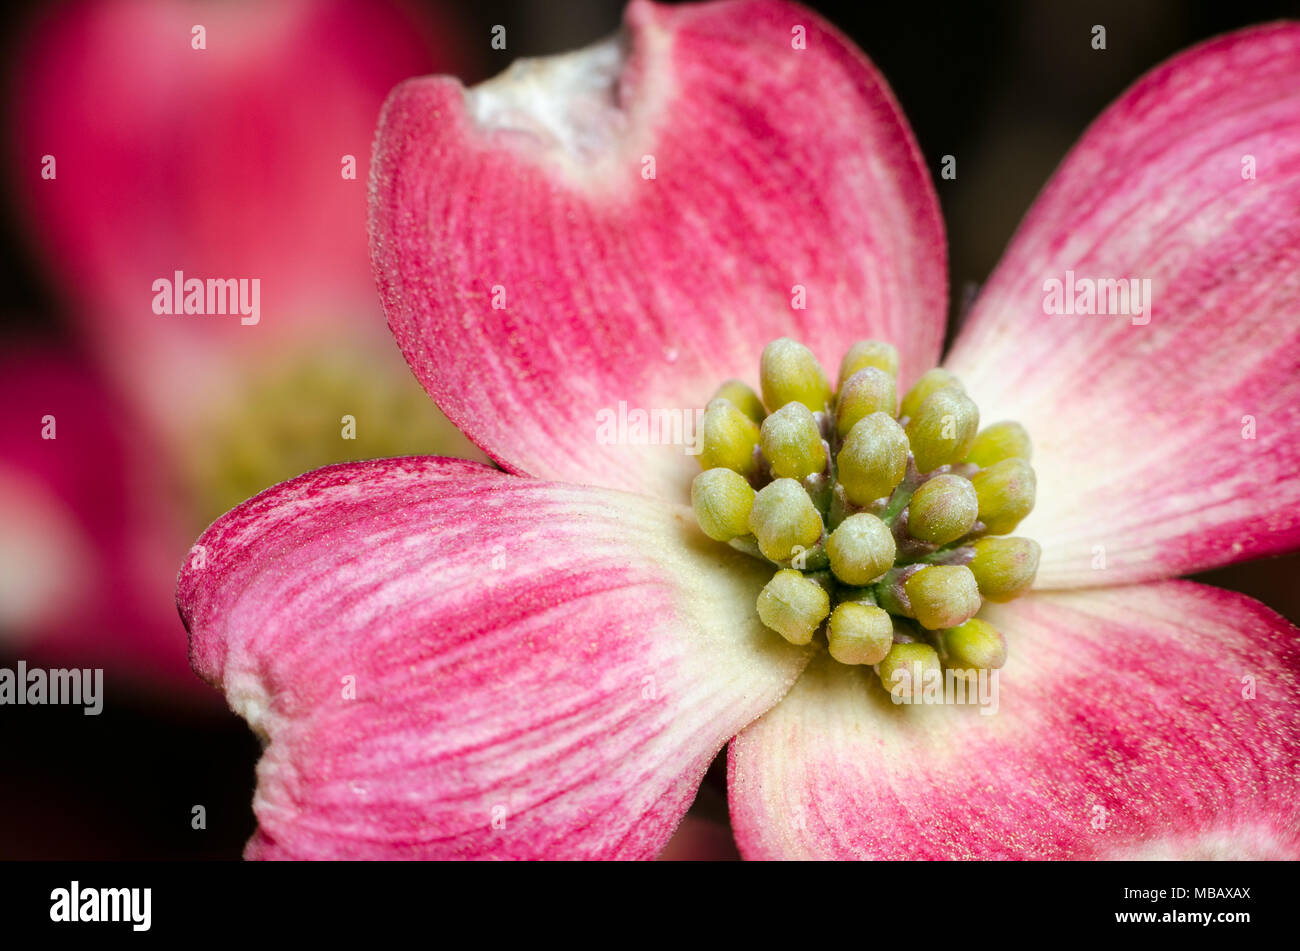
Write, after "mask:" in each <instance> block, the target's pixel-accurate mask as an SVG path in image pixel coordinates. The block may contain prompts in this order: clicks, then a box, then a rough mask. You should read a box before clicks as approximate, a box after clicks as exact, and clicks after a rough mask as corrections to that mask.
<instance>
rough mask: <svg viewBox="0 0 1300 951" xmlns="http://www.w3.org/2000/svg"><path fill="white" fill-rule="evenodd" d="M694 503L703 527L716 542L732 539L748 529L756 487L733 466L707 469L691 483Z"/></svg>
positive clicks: (693, 505)
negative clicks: (734, 469) (730, 467)
mask: <svg viewBox="0 0 1300 951" xmlns="http://www.w3.org/2000/svg"><path fill="white" fill-rule="evenodd" d="M691 506H692V507H693V508H694V509H695V520H696V521H697V522H699V523H700V528H701V529H702V530H703V531H704V534H705V535H708V536H709V537H710V538H712V539H713V540H714V541H719V542H729V541H731V540H732V539H733V538H736V537H737V536H739V535H745V534H748V532H749V511H750V509H752V508H753V507H754V489H753V487H751V486H750V484H749V482H748V480H746V479H745V477H744V476H743V475H741V474H740V473H738V472H735V471H733V470H731V469H707V470H705V471H704V472H701V473H700V474H699V475H697V476H696V477H695V481H694V482H692V483H691Z"/></svg>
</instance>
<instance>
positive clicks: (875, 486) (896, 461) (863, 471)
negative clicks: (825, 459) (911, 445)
mask: <svg viewBox="0 0 1300 951" xmlns="http://www.w3.org/2000/svg"><path fill="white" fill-rule="evenodd" d="M835 461H836V465H837V466H838V469H839V482H840V485H842V486H843V487H844V494H845V496H846V497H847V498H848V500H849V501H850V502H851V503H853V504H854V505H867V504H868V503H870V502H873V501H874V500H876V499H878V498H881V497H882V496H886V495H888V494H889V493H891V492H893V491H894V489H895V487H896V486H897V485H898V483H900V482H902V481H903V476H904V475H906V473H907V436H906V434H904V432H903V428H902V427H901V426H899V425H898V423H897V422H896V421H895V420H894V418H893V417H892V416H888V415H886V414H885V413H872V414H871V415H870V416H864V417H863V418H862V419H860V420H858V421H857V423H855V424H854V426H853V428H852V429H850V430H849V434H848V436H846V437H845V439H844V445H843V446H842V447H841V448H840V452H839V455H838V456H836V457H835Z"/></svg>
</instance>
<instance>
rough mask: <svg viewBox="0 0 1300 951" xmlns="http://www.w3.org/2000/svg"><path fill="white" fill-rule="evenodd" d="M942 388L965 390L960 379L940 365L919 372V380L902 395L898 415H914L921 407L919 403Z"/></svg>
mask: <svg viewBox="0 0 1300 951" xmlns="http://www.w3.org/2000/svg"><path fill="white" fill-rule="evenodd" d="M942 389H955V390H958V391H960V392H965V390H964V389H963V388H962V385H961V381H960V380H958V379H957V378H956V377H955V376H953V375H952V374H951V373H949V372H948V371H947V370H945V369H943V368H942V367H935V368H934V369H933V370H927V371H926V372H925V373H923V374H921V378H920V379H919V380H917V381H916V382H915V383H913V384H912V388H911V389H910V390H908V391H907V395H905V396H904V397H903V405H902V406H901V407H899V410H898V415H899V416H900V417H902V416H915V415H916V411H917V410H919V409H920V408H921V404H922V403H924V402H925V401H926V400H928V399H929V398H930V395H931V394H932V393H935V392H937V391H938V390H942Z"/></svg>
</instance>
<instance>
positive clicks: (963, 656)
mask: <svg viewBox="0 0 1300 951" xmlns="http://www.w3.org/2000/svg"><path fill="white" fill-rule="evenodd" d="M939 641H940V643H941V644H942V645H943V652H944V663H945V664H946V665H947V666H948V667H951V668H953V669H954V670H997V669H998V668H999V667H1001V666H1002V665H1003V664H1005V663H1006V662H1007V642H1006V641H1005V640H1003V639H1002V635H1001V634H1000V633H999V632H998V629H997V628H995V627H994V626H993V625H992V624H990V623H988V622H987V621H981V620H980V619H979V618H971V619H970V620H969V621H967V622H966V623H965V624H959V625H958V626H957V627H950V628H948V629H946V630H944V631H942V632H941V633H940V634H939Z"/></svg>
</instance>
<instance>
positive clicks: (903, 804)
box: [729, 581, 1300, 859]
mask: <svg viewBox="0 0 1300 951" xmlns="http://www.w3.org/2000/svg"><path fill="white" fill-rule="evenodd" d="M983 616H985V617H987V618H988V619H989V620H990V621H992V622H993V623H994V624H995V625H997V626H998V627H999V628H1000V629H1001V630H1003V631H1004V632H1005V633H1006V637H1007V641H1008V644H1009V645H1010V648H1011V653H1010V656H1011V659H1010V660H1009V661H1008V664H1007V666H1006V668H1004V670H1003V671H1002V674H1001V681H1000V688H999V710H998V712H997V713H996V714H995V715H992V716H984V715H981V714H980V713H979V712H978V708H977V707H965V708H959V707H953V706H947V707H938V706H930V707H919V706H910V707H909V706H895V705H893V704H892V703H891V701H890V699H889V697H888V695H887V694H885V692H884V691H883V690H882V689H881V687H880V686H879V682H878V681H876V682H874V683H873V682H872V681H871V679H870V676H869V672H864V671H862V670H861V669H850V668H846V667H843V666H841V665H836V664H834V663H829V662H821V661H815V662H814V663H813V665H811V666H810V667H809V669H808V671H807V673H806V674H805V675H804V676H803V677H802V678H800V680H799V683H798V684H797V685H796V686H795V689H794V690H793V691H791V693H790V695H789V696H788V697H786V699H785V700H783V701H782V702H781V703H780V704H779V705H778V706H777V707H776V708H775V709H774V710H772V711H771V712H769V713H768V714H766V715H765V716H763V717H762V718H761V719H760V720H758V721H757V722H756V723H755V724H753V725H752V726H750V727H749V728H748V729H746V730H745V731H744V732H742V733H741V734H740V736H738V737H737V739H736V740H735V741H734V742H733V743H732V745H731V751H730V770H729V773H730V775H729V786H730V798H731V814H732V823H733V826H734V829H735V832H736V837H737V841H738V842H739V844H740V848H741V852H742V854H744V855H745V856H746V857H747V858H774V857H787V858H790V857H816V858H889V859H901V858H909V859H910V858H928V859H937V858H1112V857H1117V858H1123V857H1138V856H1144V855H1145V856H1176V855H1179V854H1186V855H1189V856H1193V857H1195V856H1206V855H1214V856H1217V857H1283V856H1285V857H1288V858H1296V857H1297V856H1300V810H1298V808H1297V805H1296V803H1297V792H1300V789H1298V788H1297V787H1298V786H1300V782H1298V780H1297V775H1296V772H1295V762H1296V759H1297V756H1300V728H1297V725H1296V724H1297V714H1298V713H1300V641H1298V640H1297V636H1298V635H1300V632H1297V630H1296V629H1295V628H1294V627H1292V626H1291V625H1290V624H1288V623H1287V622H1286V621H1284V620H1283V619H1282V618H1280V617H1279V616H1278V615H1276V614H1274V613H1273V612H1272V611H1270V610H1269V609H1267V608H1265V607H1264V606H1263V605H1261V604H1259V603H1258V602H1255V601H1252V600H1251V599H1249V598H1246V597H1245V596H1243V595H1240V594H1236V593H1233V592H1227V591H1221V590H1219V589H1216V588H1210V587H1206V586H1203V585H1197V584H1192V583H1190V582H1182V581H1174V582H1162V583H1153V584H1147V585H1139V586H1134V587H1127V588H1111V589H1102V590H1098V591H1089V592H1079V593H1069V594H1064V593H1062V594H1033V595H1030V596H1029V597H1026V598H1024V599H1021V600H1019V601H1015V602H1012V603H1010V604H1006V605H1000V606H991V607H990V608H989V609H986V611H985V613H984V615H983ZM1247 678H1249V680H1247ZM1252 686H1253V690H1254V695H1253V698H1249V697H1247V696H1246V694H1247V693H1248V688H1250V687H1252Z"/></svg>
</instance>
